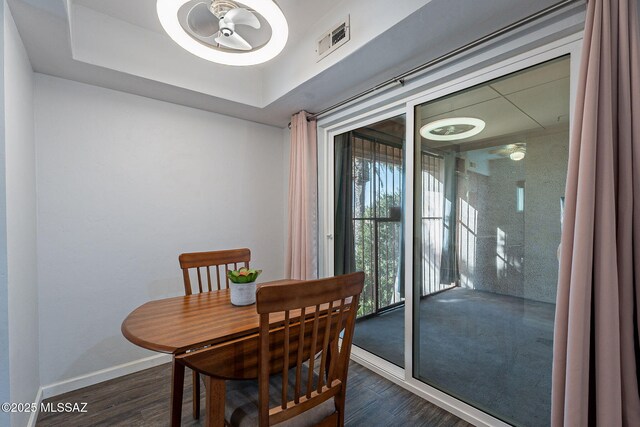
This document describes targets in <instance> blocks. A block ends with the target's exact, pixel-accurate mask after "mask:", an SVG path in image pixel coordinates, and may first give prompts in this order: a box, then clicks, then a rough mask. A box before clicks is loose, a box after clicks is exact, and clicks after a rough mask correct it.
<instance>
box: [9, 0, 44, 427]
mask: <svg viewBox="0 0 640 427" xmlns="http://www.w3.org/2000/svg"><path fill="white" fill-rule="evenodd" d="M4 49H5V63H4V84H5V98H4V108H5V120H6V125H5V145H6V191H7V193H6V197H7V265H8V294H9V298H8V300H9V308H8V310H9V311H8V313H9V357H10V359H9V363H10V385H11V401H12V402H35V397H36V394H37V392H38V388H39V387H40V378H39V360H38V277H37V266H36V182H35V179H36V164H35V143H34V129H33V119H34V117H33V71H32V69H31V64H30V63H29V58H28V57H27V54H26V51H25V49H24V45H23V44H22V40H21V39H20V35H19V34H18V30H17V28H16V26H15V23H14V22H13V18H12V16H11V13H10V11H9V9H8V8H6V9H5V15H4ZM29 415H30V414H29V413H14V414H12V416H11V418H12V419H11V424H12V425H14V426H23V425H26V423H27V421H28V419H29Z"/></svg>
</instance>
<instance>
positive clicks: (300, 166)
mask: <svg viewBox="0 0 640 427" xmlns="http://www.w3.org/2000/svg"><path fill="white" fill-rule="evenodd" d="M317 164H318V156H317V141H316V122H315V121H308V120H307V113H306V112H305V111H301V112H299V113H298V114H295V115H294V116H293V117H291V155H290V158H289V167H290V170H289V222H288V224H289V226H288V229H289V234H288V242H287V254H286V265H285V274H286V275H287V277H288V278H291V279H303V280H306V279H315V278H317V276H318V261H317V260H318V250H317V247H318V167H317Z"/></svg>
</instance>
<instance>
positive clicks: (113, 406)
mask: <svg viewBox="0 0 640 427" xmlns="http://www.w3.org/2000/svg"><path fill="white" fill-rule="evenodd" d="M186 377H187V380H186V383H187V384H186V386H185V399H184V405H183V408H182V425H183V426H199V425H202V421H203V420H204V400H203V401H202V408H203V409H202V415H201V421H194V420H193V419H192V417H191V374H190V373H189V372H187V376H186ZM170 379H171V366H170V365H169V364H166V365H161V366H158V367H155V368H151V369H147V370H144V371H140V372H136V373H135V374H131V375H127V376H124V377H120V378H116V379H114V380H111V381H106V382H104V383H101V384H96V385H94V386H91V387H86V388H83V389H80V390H76V391H73V392H70V393H66V394H63V395H60V396H56V397H53V398H51V399H47V400H46V401H45V402H52V403H58V402H65V403H67V402H69V403H80V402H86V403H87V407H86V409H87V413H71V414H67V413H47V414H45V413H41V414H40V415H39V417H38V422H37V425H38V426H40V427H44V426H65V427H76V426H83V427H84V426H105V427H106V426H165V425H168V424H169V423H168V418H169V384H170ZM203 399H204V398H203ZM345 424H346V425H348V426H369V427H373V426H433V427H444V426H455V427H465V426H469V425H470V424H468V423H466V422H465V421H462V420H461V419H459V418H457V417H456V416H454V415H452V414H450V413H448V412H446V411H444V410H442V409H440V408H438V407H437V406H435V405H433V404H431V403H429V402H427V401H425V400H423V399H421V398H420V397H418V396H416V395H414V394H412V393H410V392H408V391H406V390H404V389H403V388H401V387H398V386H397V385H395V384H393V383H392V382H391V381H388V380H386V379H384V378H382V377H381V376H379V375H377V374H375V373H373V372H371V371H369V370H368V369H366V368H363V367H362V366H360V365H358V364H356V363H351V366H350V368H349V383H348V388H347V412H346V417H345Z"/></svg>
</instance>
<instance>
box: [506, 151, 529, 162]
mask: <svg viewBox="0 0 640 427" xmlns="http://www.w3.org/2000/svg"><path fill="white" fill-rule="evenodd" d="M524 156H525V151H524V149H522V148H516V149H515V150H514V151H513V152H512V153H511V154H509V158H510V159H511V160H515V161H516V162H517V161H520V160H522V159H524Z"/></svg>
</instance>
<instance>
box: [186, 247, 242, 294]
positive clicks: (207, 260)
mask: <svg viewBox="0 0 640 427" xmlns="http://www.w3.org/2000/svg"><path fill="white" fill-rule="evenodd" d="M178 261H180V268H181V269H182V276H183V278H184V293H185V295H191V294H193V293H194V292H195V289H194V288H193V286H192V285H191V277H190V274H189V270H190V269H196V272H197V277H198V292H211V291H213V290H214V289H217V290H220V289H222V288H223V287H224V288H228V287H229V279H228V278H227V272H228V271H229V270H230V269H231V270H237V269H238V268H240V267H243V266H244V267H247V268H249V262H250V261H251V251H250V250H249V249H247V248H243V249H229V250H224V251H213V252H193V253H187V254H182V255H180V256H179V257H178ZM211 267H215V276H213V277H214V279H215V280H214V281H215V287H213V285H212V283H211V277H212V273H211ZM231 267H232V268H231ZM200 269H203V270H204V271H206V274H207V276H206V279H207V281H206V282H203V277H202V276H203V274H204V273H201V272H200ZM221 275H222V276H221ZM221 278H222V279H221ZM223 283H224V286H222V284H223ZM205 285H206V287H205Z"/></svg>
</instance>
